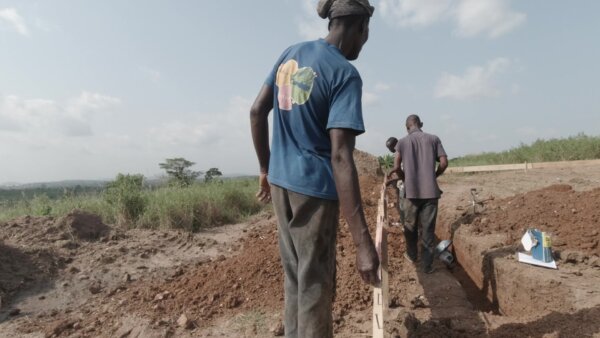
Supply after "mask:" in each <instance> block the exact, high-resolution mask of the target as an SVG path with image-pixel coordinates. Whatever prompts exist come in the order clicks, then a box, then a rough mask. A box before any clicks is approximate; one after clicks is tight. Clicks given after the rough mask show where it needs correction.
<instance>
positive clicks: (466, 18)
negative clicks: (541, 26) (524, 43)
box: [456, 0, 526, 38]
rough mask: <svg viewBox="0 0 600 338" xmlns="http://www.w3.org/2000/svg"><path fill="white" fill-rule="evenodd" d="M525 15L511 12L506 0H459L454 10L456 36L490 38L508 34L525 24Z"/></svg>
mask: <svg viewBox="0 0 600 338" xmlns="http://www.w3.org/2000/svg"><path fill="white" fill-rule="evenodd" d="M525 19H526V15H525V14H524V13H518V12H515V11H512V10H511V9H510V7H509V5H508V2H507V1H506V0H485V1H482V0H461V1H460V2H459V4H458V7H457V9H456V23H457V30H456V32H457V34H458V35H459V36H464V37H472V36H476V35H480V34H485V35H488V36H489V37H491V38H495V37H499V36H501V35H503V34H505V33H508V32H510V31H511V30H513V29H515V28H516V27H517V26H519V25H521V24H522V23H523V22H525Z"/></svg>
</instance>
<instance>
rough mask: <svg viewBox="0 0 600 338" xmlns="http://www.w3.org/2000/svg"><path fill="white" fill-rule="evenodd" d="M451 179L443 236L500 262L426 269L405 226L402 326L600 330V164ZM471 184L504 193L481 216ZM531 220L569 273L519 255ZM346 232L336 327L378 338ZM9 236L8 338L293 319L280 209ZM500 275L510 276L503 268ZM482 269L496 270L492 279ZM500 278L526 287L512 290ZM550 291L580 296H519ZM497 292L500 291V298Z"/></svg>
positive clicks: (501, 332) (370, 169) (86, 219)
mask: <svg viewBox="0 0 600 338" xmlns="http://www.w3.org/2000/svg"><path fill="white" fill-rule="evenodd" d="M360 156H362V157H361V159H360V161H359V162H360V163H359V167H360V170H361V176H360V180H361V190H362V195H363V200H364V204H365V209H366V214H367V219H368V221H369V224H370V226H372V227H374V226H375V219H376V209H377V198H378V191H379V187H380V185H381V181H382V178H381V176H378V170H377V165H376V164H373V161H374V159H373V158H370V157H368V156H364V154H363V155H360ZM441 184H442V189H443V190H444V191H445V193H444V195H443V198H442V200H441V202H440V203H441V204H440V214H439V217H438V224H439V226H438V232H437V233H438V236H439V237H440V238H441V239H445V238H450V237H452V236H453V235H454V236H459V237H460V236H462V238H466V239H470V240H473V239H475V240H476V241H475V240H474V241H475V242H476V243H478V244H477V245H481V246H482V247H481V249H482V250H484V249H485V250H487V251H485V250H484V251H485V253H490V252H491V251H489V250H492V249H490V247H494V248H493V250H496V251H493V255H487V256H486V255H483V254H482V253H481V252H479V251H476V250H475V251H467V250H466V249H465V250H463V251H462V252H463V254H464V253H467V252H468V253H469V254H468V255H470V256H473V257H475V258H477V257H479V256H481V257H488V258H486V259H487V260H483V261H484V262H488V263H489V262H493V263H494V265H492V266H491V268H490V267H487V268H486V269H483V268H482V267H481V266H479V265H478V264H481V263H479V260H478V259H473V260H472V262H471V261H469V260H468V259H464V260H463V261H464V262H465V263H468V264H471V265H472V266H467V267H465V269H464V270H463V269H460V268H458V269H455V270H454V271H449V270H447V269H446V268H445V267H444V266H443V265H442V264H441V263H436V264H438V265H437V266H436V268H437V270H436V272H435V273H434V274H432V275H425V274H423V273H421V272H420V271H419V269H418V268H417V267H415V266H414V265H413V264H410V263H409V262H406V261H405V260H404V259H403V258H402V252H403V250H404V243H403V235H402V233H401V231H400V230H399V229H393V230H392V231H393V232H392V233H390V235H389V238H388V240H389V254H390V257H389V270H390V283H391V284H390V298H391V299H392V306H391V309H390V311H389V313H388V315H387V317H386V318H387V323H386V324H387V326H386V327H387V331H388V333H389V335H390V336H411V337H432V336H434V337H480V336H493V337H508V336H511V337H512V336H533V337H542V336H548V337H554V336H556V337H558V336H561V337H562V336H565V337H570V336H573V337H581V336H593V335H597V336H600V324H598V323H600V299H598V297H600V296H599V295H600V292H599V293H598V294H596V293H594V292H596V291H595V290H596V289H595V288H594V285H600V269H599V267H598V266H597V265H595V262H597V257H598V240H597V239H598V231H597V229H598V206H600V200H599V196H600V190H599V189H598V188H600V168H598V167H587V168H576V169H564V170H563V169H543V170H535V171H529V172H527V173H525V172H502V173H482V174H470V175H465V174H461V175H447V176H444V177H443V178H442V180H441ZM556 184H561V185H559V186H556ZM551 185H554V186H553V187H550V188H546V187H548V186H551ZM565 185H568V186H570V187H567V186H565ZM471 188H476V189H477V192H478V198H479V199H487V198H491V197H492V196H493V197H494V200H492V201H489V202H486V203H484V205H483V206H480V207H479V209H478V210H475V212H473V210H472V207H469V199H470V189H471ZM544 188H545V189H544ZM540 189H541V190H540ZM529 191H532V192H529ZM390 193H391V191H390ZM573 209H575V212H573ZM390 210H394V208H391V209H390ZM555 210H556V212H557V213H559V216H556V213H555V212H554V211H555ZM391 217H397V215H396V214H394V212H392V215H391ZM532 225H535V226H536V227H539V228H544V227H548V229H549V231H551V232H552V234H553V236H554V237H553V239H554V241H555V248H556V249H557V250H558V251H560V257H561V259H560V260H559V261H558V263H559V270H558V271H555V270H552V271H551V270H545V269H541V268H536V267H530V266H524V265H523V264H520V263H517V262H515V261H514V258H512V259H511V257H512V256H514V251H515V250H516V246H515V244H516V243H517V242H518V239H519V238H520V233H521V231H523V229H524V228H526V227H529V226H532ZM594 231H596V233H594ZM338 233H339V235H338V243H337V260H338V273H337V295H336V300H335V305H334V322H335V333H336V336H338V337H365V336H369V335H370V333H371V325H372V324H371V304H372V302H371V294H372V290H371V289H370V288H369V287H367V286H365V285H363V283H362V282H361V281H360V279H359V277H358V274H357V273H356V272H355V266H354V247H353V244H352V240H351V238H350V235H349V232H348V231H347V226H346V224H345V223H344V222H343V221H342V222H341V223H340V228H339V232H338ZM373 233H374V229H373ZM490 236H491V237H490ZM494 236H496V237H494ZM456 240H458V238H456ZM0 241H1V242H0V292H1V294H0V296H1V297H2V305H1V307H0V336H2V337H192V336H193V337H217V336H223V337H265V336H272V335H273V334H274V331H277V330H276V329H277V326H278V324H280V318H281V309H282V305H283V276H282V270H281V266H280V262H279V254H278V247H277V229H276V222H275V219H274V217H273V216H272V214H270V213H269V212H265V213H264V214H261V215H258V216H255V217H254V218H253V219H251V220H250V221H248V222H246V223H243V224H237V225H229V226H223V227H219V228H215V229H209V230H206V231H204V232H201V233H197V234H189V233H184V232H178V231H158V230H124V229H119V228H115V227H112V226H106V225H103V224H101V223H99V221H98V219H97V218H94V217H93V215H85V214H82V213H74V214H73V215H69V216H67V217H66V218H64V219H59V220H57V219H52V218H33V217H24V218H20V219H16V220H13V221H11V222H7V223H5V224H0ZM494 241H495V242H494ZM465 243H466V242H465ZM469 243H470V242H469ZM594 243H595V244H594ZM473 248H475V246H473ZM497 250H500V251H497ZM502 250H503V251H502ZM503 252H506V253H507V254H504V255H503V256H502V255H501V253H503ZM458 253H459V252H457V254H458ZM464 255H465V256H468V255H466V254H464ZM497 256H501V257H497ZM489 257H492V258H493V259H492V258H489ZM459 258H460V255H459ZM461 263H462V262H461ZM469 268H470V269H471V270H473V271H469ZM494 271H495V272H494ZM498 271H500V272H502V274H503V275H504V276H509V278H507V279H502V278H500V277H498V276H496V274H497V273H498ZM512 271H518V272H519V275H518V276H521V274H524V275H525V276H532V277H531V278H534V282H533V283H536V282H535V278H537V280H542V281H547V283H546V284H547V285H554V284H552V283H555V284H556V283H558V282H560V284H559V286H557V287H556V288H555V289H550V291H551V292H554V291H556V293H557V295H552V294H548V293H547V290H546V291H545V290H544V288H539V289H538V288H536V286H535V285H530V284H528V283H530V282H531V280H528V279H523V280H521V279H518V278H511V277H514V276H516V275H511V274H512ZM478 274H479V275H478ZM472 275H475V276H472ZM477 276H480V277H481V278H484V279H485V278H487V280H488V282H487V283H488V284H487V285H488V286H487V289H485V284H481V283H478V280H477ZM491 276H496V277H494V278H493V279H492V278H491ZM492 280H493V281H494V283H493V284H494V285H495V289H496V291H495V293H494V292H492V289H494V288H492V287H491V286H490V281H492ZM551 281H554V282H552V283H551ZM502 283H506V284H502ZM586 283H587V284H586ZM480 284H481V285H480ZM546 284H544V283H541V285H546ZM584 284H585V285H588V286H587V287H586V286H585V285H584ZM565 285H566V286H569V288H568V290H571V289H573V288H577V287H581V288H582V290H585V291H584V294H582V295H573V294H570V293H568V292H567V291H564V292H565V293H564V294H562V293H561V292H563V291H561V290H567V289H563V287H564V286H565ZM499 287H502V288H505V289H506V290H512V291H514V292H512V293H511V295H508V296H504V294H503V293H502V292H500V291H498V288H499ZM548 287H549V286H548ZM482 288H483V289H484V290H483V293H482V292H479V291H478V290H481V289H482ZM518 290H522V292H517V291H518ZM537 291H541V292H542V294H543V295H545V296H546V298H548V297H550V298H552V297H554V296H556V297H557V298H556V299H563V298H560V297H575V299H581V302H579V305H577V306H575V305H574V304H573V302H570V303H567V302H559V301H552V302H548V303H547V304H546V303H542V304H534V305H533V306H527V307H525V308H522V307H521V308H520V307H519V306H517V305H514V306H511V305H507V304H510V303H511V302H512V303H515V304H516V303H518V302H519V297H525V296H524V295H525V294H527V293H532V292H534V293H535V292H537ZM588 291H592V293H588ZM494 294H496V297H497V298H498V297H500V299H496V300H495V303H494ZM486 295H488V296H491V297H490V298H486ZM502 297H503V298H502ZM511 297H512V298H511ZM577 297H579V298H577ZM563 303H564V304H563ZM503 309H506V311H502V310H503ZM536 309H537V310H536ZM503 312H504V313H503ZM514 313H517V315H515V314H514Z"/></svg>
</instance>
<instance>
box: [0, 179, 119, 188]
mask: <svg viewBox="0 0 600 338" xmlns="http://www.w3.org/2000/svg"><path fill="white" fill-rule="evenodd" d="M108 182H109V181H108V180H64V181H55V182H36V183H23V184H21V183H3V184H0V189H5V190H11V189H15V190H25V189H44V188H47V189H56V188H75V187H77V186H79V187H83V188H102V187H104V186H105V185H106V183H108Z"/></svg>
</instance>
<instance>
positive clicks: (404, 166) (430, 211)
mask: <svg viewBox="0 0 600 338" xmlns="http://www.w3.org/2000/svg"><path fill="white" fill-rule="evenodd" d="M421 128H423V123H422V122H421V119H420V118H419V116H417V115H410V116H408V117H407V118H406V131H407V132H408V135H407V136H405V137H403V138H401V139H400V140H398V143H397V144H396V147H395V150H396V157H395V159H394V167H393V168H392V170H391V171H390V172H389V173H388V176H387V179H388V181H387V183H388V184H391V183H392V182H394V181H395V180H393V179H392V176H393V175H394V174H395V175H397V177H398V179H400V180H401V181H402V182H404V197H405V198H403V199H402V200H401V201H402V206H401V207H400V209H401V210H402V214H403V218H404V219H403V226H404V237H405V239H406V252H405V254H404V257H405V258H407V259H408V260H409V261H411V262H413V263H416V262H417V260H418V247H417V245H418V240H419V229H418V228H419V227H421V244H422V246H421V248H422V250H421V253H422V262H421V263H422V267H423V272H425V273H432V272H434V268H433V253H434V246H433V244H434V240H435V223H436V218H437V211H438V200H439V198H440V197H441V193H442V191H441V190H440V187H439V186H438V183H437V177H438V176H440V175H442V174H443V173H444V171H445V170H446V168H447V167H448V157H447V155H446V151H445V150H444V147H443V146H442V142H441V141H440V139H439V137H437V136H435V135H432V134H428V133H425V132H423V130H421ZM437 162H439V165H437V168H436V163H437Z"/></svg>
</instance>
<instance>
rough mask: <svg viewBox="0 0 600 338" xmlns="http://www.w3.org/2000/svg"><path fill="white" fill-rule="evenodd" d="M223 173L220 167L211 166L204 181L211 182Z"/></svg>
mask: <svg viewBox="0 0 600 338" xmlns="http://www.w3.org/2000/svg"><path fill="white" fill-rule="evenodd" d="M222 175H223V173H222V172H221V171H220V170H219V168H210V169H208V170H207V171H206V173H205V174H204V182H206V183H209V182H212V181H213V180H214V179H215V178H217V177H219V176H222Z"/></svg>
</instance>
